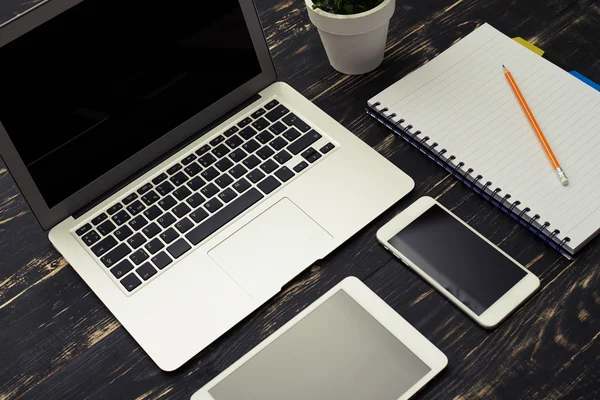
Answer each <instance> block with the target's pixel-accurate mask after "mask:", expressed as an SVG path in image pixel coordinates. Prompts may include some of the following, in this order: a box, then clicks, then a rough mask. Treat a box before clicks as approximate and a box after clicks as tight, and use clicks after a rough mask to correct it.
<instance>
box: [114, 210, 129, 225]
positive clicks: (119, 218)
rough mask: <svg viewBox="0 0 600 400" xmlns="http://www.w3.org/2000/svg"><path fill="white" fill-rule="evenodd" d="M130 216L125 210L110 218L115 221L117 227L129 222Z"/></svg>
mask: <svg viewBox="0 0 600 400" xmlns="http://www.w3.org/2000/svg"><path fill="white" fill-rule="evenodd" d="M130 219H131V216H130V215H129V214H128V213H127V211H125V210H121V211H119V212H118V213H117V214H115V215H113V216H112V220H113V221H115V224H117V225H123V224H124V223H125V222H127V221H129V220H130Z"/></svg>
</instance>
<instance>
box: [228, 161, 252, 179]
mask: <svg viewBox="0 0 600 400" xmlns="http://www.w3.org/2000/svg"><path fill="white" fill-rule="evenodd" d="M247 172H248V170H247V169H246V168H244V166H243V165H242V164H238V165H236V166H235V167H233V168H231V169H230V170H229V173H230V174H231V176H233V177H234V178H235V179H238V178H239V177H240V176H243V175H244V174H246V173H247Z"/></svg>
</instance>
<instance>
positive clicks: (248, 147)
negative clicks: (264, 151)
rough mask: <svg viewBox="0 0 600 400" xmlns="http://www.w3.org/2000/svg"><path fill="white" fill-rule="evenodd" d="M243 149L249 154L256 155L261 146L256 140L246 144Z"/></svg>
mask: <svg viewBox="0 0 600 400" xmlns="http://www.w3.org/2000/svg"><path fill="white" fill-rule="evenodd" d="M242 147H243V148H244V150H246V151H247V152H248V153H254V152H255V151H256V150H258V149H259V148H260V144H258V142H257V141H256V140H254V139H251V140H249V141H248V142H246V143H244V145H243V146H242Z"/></svg>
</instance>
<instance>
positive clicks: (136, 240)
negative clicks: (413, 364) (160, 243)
mask: <svg viewBox="0 0 600 400" xmlns="http://www.w3.org/2000/svg"><path fill="white" fill-rule="evenodd" d="M127 243H129V245H130V246H131V247H132V248H133V249H137V248H138V247H140V246H141V245H143V244H144V243H146V238H145V237H143V236H142V234H141V233H136V234H135V235H133V236H132V237H130V238H129V239H128V240H127Z"/></svg>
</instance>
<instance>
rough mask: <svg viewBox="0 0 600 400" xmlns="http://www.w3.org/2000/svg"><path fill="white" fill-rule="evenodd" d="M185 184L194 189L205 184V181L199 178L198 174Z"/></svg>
mask: <svg viewBox="0 0 600 400" xmlns="http://www.w3.org/2000/svg"><path fill="white" fill-rule="evenodd" d="M187 185H188V186H189V187H190V189H192V190H193V191H196V190H198V189H200V188H201V187H202V186H204V185H206V182H205V181H204V179H202V178H200V177H199V176H196V177H194V178H193V179H192V180H191V181H189V182H188V184H187Z"/></svg>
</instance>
